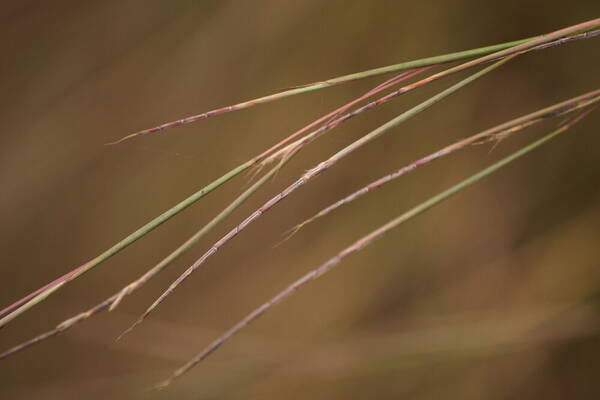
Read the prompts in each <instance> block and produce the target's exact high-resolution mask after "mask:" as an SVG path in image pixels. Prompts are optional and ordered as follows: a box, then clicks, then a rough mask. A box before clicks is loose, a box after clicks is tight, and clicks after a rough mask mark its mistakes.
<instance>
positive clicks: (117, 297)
mask: <svg viewBox="0 0 600 400" xmlns="http://www.w3.org/2000/svg"><path fill="white" fill-rule="evenodd" d="M429 68H431V67H424V68H421V69H419V70H415V71H406V72H404V73H401V74H399V75H398V76H396V77H394V78H393V79H390V80H389V81H387V82H384V83H383V84H380V85H378V86H377V87H375V88H374V89H372V90H370V91H369V92H367V93H365V94H364V95H363V96H361V97H359V98H357V99H355V100H352V101H351V102H349V103H347V104H345V105H343V106H341V107H339V108H338V109H336V110H334V111H332V112H330V113H328V114H327V115H324V116H323V117H321V118H319V119H317V120H316V121H314V122H312V123H311V124H309V125H307V126H305V127H304V128H302V129H300V130H298V131H296V132H295V133H293V134H292V135H290V136H289V137H288V138H287V139H285V140H283V141H281V142H279V144H278V145H275V146H273V147H272V148H271V151H274V150H273V149H277V147H278V146H281V145H282V143H285V142H286V141H289V140H290V138H293V137H295V136H298V135H300V134H302V133H304V132H305V131H306V130H308V129H310V128H312V127H314V126H316V125H318V124H320V123H322V122H324V121H326V120H327V119H330V118H332V117H335V116H336V115H338V114H339V113H342V112H344V111H346V110H348V109H349V108H351V107H352V106H354V105H355V104H357V103H359V102H360V101H363V100H365V99H367V98H368V97H371V96H373V95H375V94H377V93H379V92H381V91H383V90H385V89H388V88H389V87H391V86H393V85H395V84H397V83H400V82H402V81H403V80H406V79H409V78H412V77H414V76H416V75H418V74H420V73H422V72H424V71H426V70H428V69H429ZM335 126H337V123H335V124H334V123H333V121H331V122H329V123H328V124H327V125H325V126H323V127H321V128H319V129H318V130H317V131H315V132H313V133H311V135H315V134H316V133H322V132H323V131H325V130H327V129H332V128H334V127H335ZM300 148H301V146H296V148H295V149H294V150H293V151H292V152H287V153H286V157H282V158H281V161H280V164H279V165H278V166H276V167H275V168H273V169H272V170H271V172H269V173H268V174H266V175H265V176H264V177H263V178H261V179H260V180H259V181H257V182H256V183H255V184H254V185H252V187H251V188H249V189H248V190H246V191H244V193H243V194H242V195H240V196H239V197H238V198H237V199H235V200H234V201H233V203H231V204H230V205H229V206H228V207H226V208H225V209H224V210H223V211H222V212H221V213H219V215H217V216H216V217H215V218H214V219H213V220H212V221H211V222H209V223H208V224H207V225H206V226H204V227H203V228H202V229H200V230H199V231H198V232H197V233H196V234H194V235H193V236H192V237H190V238H189V239H188V240H187V241H185V242H184V243H183V244H182V245H181V246H180V247H178V248H177V249H176V250H175V251H174V252H173V253H171V254H169V255H168V256H167V257H166V258H165V259H163V260H162V261H161V262H160V263H158V264H157V265H156V266H154V267H153V268H152V269H150V270H149V271H147V272H146V273H145V274H144V275H142V276H141V277H140V278H138V279H137V280H135V281H133V282H131V283H130V284H129V285H127V286H125V287H124V288H123V289H121V290H120V291H119V292H117V293H115V294H114V295H112V296H111V297H109V298H107V299H106V300H104V301H103V302H101V303H99V304H97V305H95V306H94V307H92V308H90V309H88V310H87V311H85V312H82V313H80V314H78V315H76V316H74V317H72V318H69V319H67V320H65V321H63V322H62V323H60V324H59V325H58V326H57V327H56V328H54V329H52V330H50V331H47V332H44V333H42V334H40V335H38V336H36V337H34V338H33V339H30V340H28V341H26V342H24V343H21V344H19V345H17V346H15V347H13V348H11V349H9V350H7V351H5V352H4V353H1V354H0V359H2V358H5V357H8V356H10V355H12V354H15V353H17V352H19V351H21V350H24V349H26V348H28V347H29V346H32V345H34V344H37V343H40V342H42V341H44V340H46V339H48V338H50V337H52V336H54V335H56V334H58V333H62V332H64V331H65V330H67V329H69V328H71V327H72V326H74V325H75V324H77V323H79V322H82V321H84V320H85V319H88V318H90V317H91V316H93V315H95V314H97V313H99V312H101V311H103V310H106V309H109V310H113V309H114V308H116V307H117V306H118V305H119V303H120V302H121V300H122V299H123V298H124V297H126V296H128V295H130V294H131V293H133V292H134V291H135V290H137V289H139V288H140V287H141V286H143V285H144V284H145V283H146V282H147V281H149V280H150V279H151V278H152V277H154V276H155V275H156V274H158V273H159V272H160V271H162V270H163V269H164V268H166V267H167V266H168V265H169V264H170V263H172V262H173V261H174V260H176V259H177V258H178V257H179V256H180V255H181V254H183V253H184V252H186V251H187V250H189V249H190V248H191V247H192V246H193V245H194V244H195V243H197V242H198V241H199V240H200V239H201V238H202V237H203V236H204V235H205V234H206V233H208V231H210V230H211V229H212V228H213V227H214V226H215V225H216V224H217V223H219V222H220V221H222V220H223V219H225V218H226V217H227V216H228V215H229V214H230V213H231V212H233V210H235V209H236V208H237V207H238V206H239V205H241V204H242V203H243V202H244V201H245V200H247V199H248V198H249V197H250V195H252V194H253V193H254V192H255V191H256V190H258V189H259V188H260V187H261V186H262V185H263V184H265V183H266V182H267V181H268V180H269V179H270V178H271V177H272V176H274V175H275V174H276V173H277V171H278V170H279V169H280V168H281V167H283V165H284V163H286V162H287V161H288V160H289V159H290V158H291V157H292V156H293V155H294V154H295V153H296V152H297V151H298V150H300ZM268 154H269V151H266V152H263V153H262V154H260V155H258V156H257V157H255V158H254V159H253V160H250V161H249V162H257V161H259V160H260V159H261V158H263V157H264V156H266V155H268ZM55 282H56V281H55ZM51 284H52V283H51ZM51 284H49V285H51ZM49 285H46V286H45V287H44V288H46V287H48V286H49ZM44 288H42V289H44ZM40 290H41V289H40ZM38 292H39V291H38ZM30 296H31V295H30ZM44 298H45V297H44Z"/></svg>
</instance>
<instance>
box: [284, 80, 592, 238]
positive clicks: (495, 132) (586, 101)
mask: <svg viewBox="0 0 600 400" xmlns="http://www.w3.org/2000/svg"><path fill="white" fill-rule="evenodd" d="M598 101H600V89H598V90H594V91H592V92H589V93H586V94H584V95H582V96H578V97H575V98H573V99H569V100H567V101H563V102H561V103H558V104H555V105H553V106H550V107H546V108H544V109H541V110H538V111H536V112H533V113H530V114H527V115H524V116H522V117H519V118H516V119H513V120H512V121H509V122H505V123H503V124H500V125H497V126H495V127H493V128H490V129H487V130H485V131H483V132H480V133H478V134H476V135H473V136H470V137H468V138H466V139H463V140H460V141H458V142H456V143H453V144H451V145H449V146H446V147H444V148H443V149H441V150H438V151H436V152H434V153H431V154H429V155H427V156H424V157H422V158H420V159H418V160H416V161H413V162H412V163H410V164H408V165H406V166H404V167H402V168H400V169H397V170H395V171H393V172H391V173H389V174H388V175H386V176H383V177H381V178H379V179H377V180H376V181H373V182H371V183H369V184H368V185H366V186H364V187H362V188H360V189H358V190H357V191H355V192H353V193H351V194H349V195H348V196H346V197H344V198H342V199H340V200H338V201H336V202H335V203H333V204H331V205H329V206H328V207H325V208H323V209H322V210H321V211H319V212H318V213H316V214H315V215H314V216H312V217H310V218H308V219H307V220H305V221H303V222H301V223H300V224H298V225H296V226H295V227H293V228H292V229H290V230H289V231H288V232H287V234H286V235H285V238H284V240H287V239H289V238H291V237H292V236H293V235H294V234H296V233H297V232H298V231H299V230H300V229H302V228H303V227H304V226H306V225H308V224H309V223H311V222H314V221H315V220H317V219H319V218H321V217H324V216H326V215H328V214H330V213H331V212H333V211H334V210H336V209H337V208H339V207H341V206H343V205H346V204H348V203H351V202H352V201H354V200H357V199H358V198H360V197H362V196H364V195H365V194H367V193H370V192H371V191H372V190H374V189H377V188H379V187H381V186H383V185H385V184H386V183H389V182H391V181H392V180H394V179H397V178H400V177H401V176H403V175H406V174H407V173H409V172H412V171H414V170H415V169H417V168H419V167H422V166H423V165H426V164H429V163H430V162H432V161H435V160H437V159H438V158H441V157H444V156H447V155H449V154H451V153H454V152H455V151H458V150H462V149H464V148H466V147H467V146H469V145H472V144H475V143H481V142H482V141H486V140H500V138H502V139H503V138H504V137H506V136H507V135H510V134H512V133H514V132H517V131H519V130H522V129H524V128H527V127H529V126H531V125H533V124H535V123H538V122H541V121H543V120H545V119H546V118H551V117H555V116H559V115H564V114H567V113H572V112H575V111H577V110H580V109H581V108H583V107H588V106H590V105H591V104H594V103H596V102H598Z"/></svg>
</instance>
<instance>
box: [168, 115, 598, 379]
mask: <svg viewBox="0 0 600 400" xmlns="http://www.w3.org/2000/svg"><path fill="white" fill-rule="evenodd" d="M590 111H592V110H591V109H589V110H587V111H584V112H583V113H582V114H580V115H578V116H577V117H575V118H574V119H572V120H571V121H569V122H567V123H566V124H564V125H562V126H561V127H559V128H558V129H556V130H555V131H553V132H551V133H549V134H547V135H546V136H544V137H542V138H541V139H538V140H536V141H534V142H533V143H531V144H529V145H527V146H525V147H523V148H521V149H520V150H518V151H516V152H514V153H513V154H511V155H509V156H508V157H506V158H504V159H502V160H500V161H498V162H496V163H495V164H493V165H491V166H489V167H487V168H485V169H483V170H481V171H480V172H478V173H476V174H474V175H472V176H470V177H469V178H467V179H465V180H463V181H462V182H460V183H458V184H456V185H454V186H452V187H451V188H449V189H447V190H445V191H443V192H441V193H439V194H437V195H435V196H433V197H431V198H430V199H428V200H426V201H424V202H422V203H421V204H419V205H417V206H416V207H414V208H412V209H410V210H409V211H407V212H405V213H404V214H402V215H400V216H398V217H396V218H394V219H392V220H391V221H389V222H388V223H386V224H384V225H382V226H381V227H379V228H377V229H375V230H374V231H372V232H371V233H369V234H368V235H366V236H363V237H362V238H360V239H359V240H357V241H356V242H354V243H353V244H352V245H350V246H348V247H346V248H345V249H344V250H342V251H340V252H339V253H337V254H336V255H335V256H334V257H332V258H330V259H329V260H327V261H326V262H324V263H323V264H321V265H319V266H318V267H317V268H315V269H313V270H311V271H309V272H308V273H306V274H305V275H303V276H302V277H300V278H299V279H298V280H296V281H295V282H293V283H292V284H291V285H289V286H288V287H286V288H285V289H284V290H282V291H281V292H279V293H278V294H277V295H275V296H274V297H272V298H271V299H270V300H268V301H267V302H265V303H263V304H262V305H261V306H260V307H258V308H256V309H255V310H254V311H252V312H251V313H250V314H248V315H246V317H244V318H243V319H242V320H241V321H240V322H238V323H237V324H235V325H234V326H233V327H232V328H231V329H229V330H228V331H226V332H225V333H224V334H223V335H221V336H220V337H218V338H217V339H216V340H215V341H213V342H212V343H211V344H209V345H208V346H207V347H205V348H204V349H203V350H202V351H201V352H200V353H198V354H197V355H196V356H195V357H193V358H192V359H191V360H190V361H188V362H187V363H186V364H185V365H183V366H182V367H181V368H179V369H178V370H176V371H175V372H174V373H173V374H172V375H171V376H170V377H169V378H168V379H167V380H165V381H163V382H162V383H161V384H160V385H159V387H164V386H167V385H169V384H170V383H171V382H172V381H173V380H174V379H177V378H178V377H180V376H181V375H183V374H185V373H186V372H188V371H189V370H190V369H192V368H193V367H194V366H195V365H197V364H198V363H199V362H201V361H202V360H204V359H205V358H206V357H208V356H209V355H210V354H212V353H213V352H214V351H215V350H217V349H218V348H219V347H221V345H223V343H224V342H226V341H227V340H228V339H230V338H231V337H232V336H234V335H235V334H236V333H238V332H239V331H240V330H242V329H243V328H244V327H246V326H247V325H249V324H250V323H252V322H253V321H254V320H256V319H257V318H259V317H260V316H261V315H263V314H264V313H265V312H267V311H268V310H269V309H271V308H272V307H273V306H275V305H276V304H278V303H280V302H281V301H282V300H284V299H285V298H287V297H289V296H291V295H292V294H294V293H295V292H296V291H297V290H298V289H299V288H301V287H302V286H304V285H305V284H307V283H308V282H310V281H312V280H314V279H317V278H319V277H321V276H322V275H324V274H325V273H327V272H329V271H330V270H331V269H333V268H334V267H335V266H336V265H338V264H339V263H340V262H342V261H343V260H344V259H345V258H346V257H348V256H349V255H351V254H353V253H355V252H357V251H359V250H362V249H364V248H365V247H367V246H368V245H369V244H371V243H372V242H374V241H375V240H377V239H379V238H381V237H382V236H383V235H384V234H386V233H388V232H389V231H391V230H392V229H394V228H397V227H398V226H400V225H402V224H403V223H405V222H407V221H409V220H411V219H413V218H415V217H416V216H418V215H419V214H421V213H423V212H425V211H427V210H428V209H430V208H432V207H433V206H435V205H437V204H439V203H441V202H442V201H444V200H446V199H448V198H449V197H451V196H453V195H455V194H457V193H459V192H460V191H462V190H464V189H466V188H468V187H469V186H471V185H473V184H475V183H477V182H479V181H480V180H482V179H483V178H485V177H487V176H488V175H490V174H492V173H493V172H495V171H497V170H498V169H500V168H502V167H503V166H505V165H506V164H508V163H510V162H512V161H514V160H516V159H518V158H519V157H522V156H524V155H525V154H527V153H529V152H530V151H532V150H534V149H536V148H538V147H540V146H541V145H543V144H545V143H547V142H549V141H550V140H552V139H553V138H555V137H556V136H557V135H559V134H561V133H562V132H564V131H566V130H568V129H569V128H570V127H572V126H573V125H574V124H575V123H577V122H578V121H579V120H581V119H582V118H583V117H585V115H587V113H588V112H590Z"/></svg>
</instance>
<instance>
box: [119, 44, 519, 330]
mask: <svg viewBox="0 0 600 400" xmlns="http://www.w3.org/2000/svg"><path fill="white" fill-rule="evenodd" d="M515 56H516V54H515V55H511V56H509V57H507V58H504V59H502V60H500V61H497V62H496V63H494V64H492V65H490V66H488V67H486V68H484V69H482V70H481V71H479V72H477V73H475V74H473V75H471V76H469V77H467V78H466V79H464V80H462V81H460V82H458V83H456V84H455V85H453V86H451V87H449V88H448V89H446V90H444V91H442V92H440V93H438V94H437V95H435V96H433V97H431V98H429V99H428V100H426V101H424V102H423V103H421V104H419V105H417V106H415V107H413V108H411V109H410V110H408V111H406V112H404V113H402V114H400V115H399V116H397V117H396V118H393V119H392V120H390V121H388V122H387V123H385V124H383V125H382V126H380V127H379V128H377V129H375V130H373V131H372V132H370V133H368V134H367V135H365V136H363V137H362V138H360V139H359V140H357V141H355V142H353V143H351V144H350V145H348V146H347V147H345V148H344V149H342V150H340V151H339V152H337V153H336V154H334V155H333V156H331V157H330V158H329V159H327V160H326V161H324V162H322V163H320V164H319V165H318V166H317V167H315V168H313V169H311V170H309V171H308V172H307V173H306V174H304V175H303V176H302V177H300V179H298V180H297V181H295V182H294V183H292V184H291V185H290V186H288V187H287V188H286V189H284V190H283V191H282V192H280V193H279V194H277V195H276V196H275V197H273V198H272V199H270V200H269V201H267V202H266V203H265V204H263V205H262V206H261V207H260V208H258V209H257V210H256V211H254V212H253V213H252V214H250V216H249V217H247V218H246V219H244V220H243V221H242V222H241V223H240V224H239V225H237V226H236V227H234V228H233V229H232V230H230V231H229V232H228V233H227V234H226V235H225V236H223V237H222V238H221V239H219V240H218V241H217V242H216V243H215V244H213V246H212V247H211V248H210V249H209V250H208V251H207V252H206V253H204V254H203V255H202V257H200V258H199V259H198V260H196V262H194V264H192V265H191V266H190V267H189V268H188V269H187V270H186V271H185V272H184V273H183V274H181V275H180V276H179V277H178V278H177V279H176V280H175V281H174V282H173V283H172V284H171V285H170V286H169V287H168V288H167V290H165V292H163V293H162V294H161V295H160V297H159V298H158V299H157V300H156V301H155V302H154V303H153V304H152V305H150V307H148V309H147V310H146V311H145V312H144V314H143V315H142V316H141V317H140V318H139V319H138V320H137V321H136V322H135V323H134V324H133V326H132V327H131V328H129V329H128V330H127V331H130V330H131V329H132V328H133V327H135V326H137V325H138V324H140V323H141V322H142V321H143V320H144V319H145V318H146V317H147V316H149V315H150V314H151V313H152V312H153V311H154V310H155V309H156V307H158V305H159V304H160V303H162V302H163V301H164V299H165V298H166V297H168V296H169V295H170V294H171V293H172V292H173V291H174V290H175V289H176V288H177V287H178V286H179V285H180V284H181V283H182V282H183V281H184V280H185V279H187V278H188V277H189V276H190V275H191V274H192V273H193V272H194V271H195V270H197V269H198V268H200V266H202V265H203V264H204V263H205V262H206V260H207V259H208V258H209V257H210V256H212V255H213V254H215V253H216V252H217V250H219V249H220V248H221V247H222V246H223V245H225V243H227V242H228V241H229V240H231V239H232V238H233V237H235V236H236V235H237V234H238V233H240V232H241V231H243V230H244V229H245V228H246V227H247V226H248V225H249V224H251V223H252V222H254V221H255V220H256V219H258V218H259V217H260V216H261V215H263V214H264V213H266V212H267V211H269V210H270V209H271V208H273V207H274V206H275V205H276V204H278V203H279V202H280V201H281V200H283V199H285V198H286V197H287V196H289V195H290V194H291V193H292V192H294V191H295V190H296V189H298V188H300V187H301V186H303V185H305V184H306V183H307V182H309V181H310V180H311V179H313V178H315V177H317V176H318V175H320V174H321V173H322V172H323V171H325V170H326V169H329V168H330V167H332V166H333V165H335V164H336V163H337V162H338V161H339V160H341V159H342V158H344V157H346V156H347V155H349V154H350V153H352V152H354V151H355V150H357V149H359V148H360V147H362V146H363V145H365V144H367V143H368V142H370V141H372V140H374V139H376V138H378V137H379V136H381V135H383V134H384V133H386V132H388V131H390V130H391V129H392V128H395V127H397V126H398V125H400V124H401V123H402V122H404V121H406V120H408V119H410V118H411V117H413V116H415V115H417V114H419V113H420V112H422V111H424V110H426V109H427V108H429V107H431V106H432V105H434V104H436V103H437V102H439V101H441V100H442V99H444V98H445V97H447V96H449V95H451V94H453V93H454V92H456V91H458V90H459V89H461V88H463V87H465V86H466V85H468V84H469V83H471V82H473V81H475V80H477V79H478V78H480V77H482V76H484V75H485V74H487V73H488V72H491V71H492V70H494V69H496V68H498V67H499V66H501V65H502V64H504V63H505V62H507V61H508V60H509V59H510V58H512V57H515Z"/></svg>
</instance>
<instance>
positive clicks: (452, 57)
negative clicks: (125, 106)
mask: <svg viewBox="0 0 600 400" xmlns="http://www.w3.org/2000/svg"><path fill="white" fill-rule="evenodd" d="M598 25H600V19H594V20H591V21H587V22H584V23H581V24H578V25H574V26H573V27H570V28H575V27H577V28H575V29H574V30H571V31H569V32H568V33H564V34H563V35H567V34H570V33H572V32H577V31H581V30H586V29H593V28H595V27H597V26H598ZM570 28H565V29H570ZM565 29H561V30H560V31H556V32H561V31H564V30H565ZM596 34H598V32H596ZM560 36H561V35H559V37H560ZM543 37H544V36H538V37H534V38H527V39H521V40H515V41H512V42H506V43H500V44H496V45H492V46H485V47H480V48H476V49H471V50H464V51H459V52H455V53H449V54H444V55H440V56H434V57H427V58H422V59H419V60H413V61H408V62H403V63H399V64H394V65H388V66H385V67H379V68H374V69H370V70H367V71H362V72H357V73H353V74H349V75H344V76H340V77H337V78H331V79H327V80H325V81H320V82H313V83H309V84H306V85H300V86H295V87H293V88H290V89H288V90H284V91H282V92H279V93H274V94H270V95H267V96H263V97H258V98H256V99H252V100H248V101H244V102H242V103H238V104H233V105H230V106H226V107H221V108H217V109H214V110H211V111H207V112H204V113H202V114H198V115H192V116H190V117H186V118H182V119H178V120H176V121H171V122H167V123H164V124H162V125H158V126H155V127H152V128H148V129H144V130H141V131H138V132H135V133H132V134H130V135H127V136H125V137H123V138H121V139H119V140H117V141H115V142H112V143H111V144H117V143H120V142H123V141H125V140H128V139H132V138H134V137H137V136H142V135H146V134H149V133H156V132H160V131H163V130H165V129H169V128H174V127H177V126H181V125H185V124H189V123H192V122H196V121H199V120H202V119H206V118H210V117H214V116H217V115H220V114H225V113H228V112H232V111H237V110H243V109H246V108H250V107H253V106H256V105H259V104H265V103H269V102H271V101H275V100H280V99H284V98H286V97H290V96H294V95H297V94H302V93H308V92H312V91H315V90H320V89H325V88H328V87H331V86H335V85H339V84H342V83H347V82H352V81H355V80H359V79H365V78H370V77H373V76H378V75H383V74H388V73H392V72H399V71H406V70H410V69H415V68H422V67H426V66H433V65H438V64H445V63H449V62H454V61H461V60H465V59H468V58H473V57H478V56H483V55H487V54H491V53H495V52H497V51H500V50H505V49H509V48H511V47H515V46H518V45H521V44H524V43H527V42H529V41H531V40H535V39H540V38H543ZM587 37H589V35H588V33H583V34H580V35H576V36H574V37H571V38H564V39H559V40H555V43H547V44H544V45H542V46H540V48H547V47H550V46H552V45H559V44H563V43H566V42H568V41H573V40H578V39H585V38H587Z"/></svg>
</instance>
